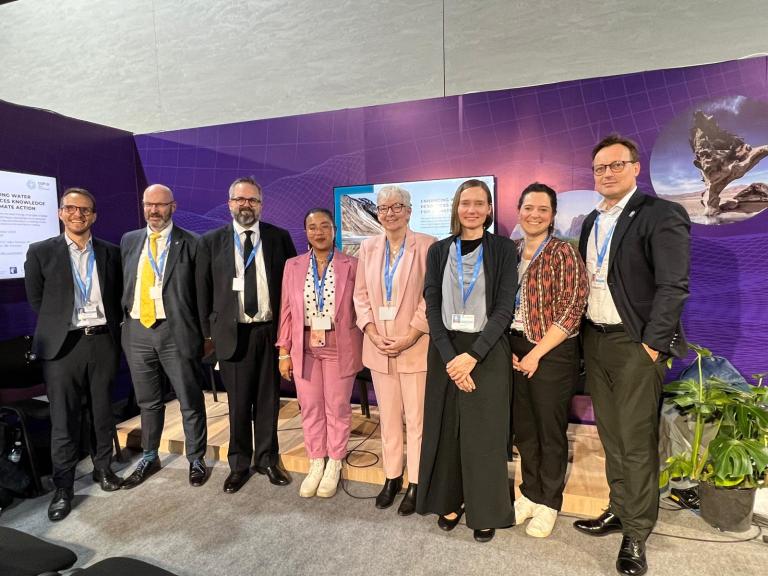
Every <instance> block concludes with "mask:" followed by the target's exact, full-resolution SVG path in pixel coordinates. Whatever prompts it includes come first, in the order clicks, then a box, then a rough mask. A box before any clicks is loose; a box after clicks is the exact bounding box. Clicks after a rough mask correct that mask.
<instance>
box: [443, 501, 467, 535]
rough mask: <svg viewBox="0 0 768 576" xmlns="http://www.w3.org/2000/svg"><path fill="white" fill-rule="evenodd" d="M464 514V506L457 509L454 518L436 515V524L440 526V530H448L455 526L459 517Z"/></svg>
mask: <svg viewBox="0 0 768 576" xmlns="http://www.w3.org/2000/svg"><path fill="white" fill-rule="evenodd" d="M463 515H464V506H462V507H461V508H459V511H458V512H457V513H456V518H453V519H448V518H446V517H445V516H438V517H437V525H438V527H439V528H440V530H445V531H446V532H450V531H451V530H453V529H454V528H456V526H457V525H458V524H459V520H461V517H462V516H463Z"/></svg>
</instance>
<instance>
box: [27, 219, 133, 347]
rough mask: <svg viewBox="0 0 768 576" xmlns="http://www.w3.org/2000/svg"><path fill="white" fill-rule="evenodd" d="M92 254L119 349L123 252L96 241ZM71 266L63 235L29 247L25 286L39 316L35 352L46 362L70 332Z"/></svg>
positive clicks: (105, 307)
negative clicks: (121, 260) (121, 256)
mask: <svg viewBox="0 0 768 576" xmlns="http://www.w3.org/2000/svg"><path fill="white" fill-rule="evenodd" d="M93 250H94V252H95V253H96V270H97V272H98V275H99V286H100V287H101V298H102V301H103V303H104V314H105V316H106V318H107V326H108V327H109V331H110V333H111V334H112V339H113V340H114V342H115V345H116V346H117V347H118V349H119V346H120V321H121V319H122V313H121V310H120V294H121V293H122V289H123V276H122V269H121V267H120V249H119V248H118V247H117V246H115V245H114V244H112V243H110V242H106V241H104V240H99V239H98V238H93ZM70 262H71V260H70V257H69V248H68V247H67V241H66V238H64V234H60V235H59V236H54V237H53V238H48V239H47V240H42V241H41V242H35V243H33V244H30V245H29V250H28V251H27V259H26V261H25V262H24V285H25V287H26V290H27V300H28V301H29V304H30V306H32V309H33V310H34V311H35V312H36V313H37V327H36V328H35V336H34V338H33V340H32V351H33V352H35V353H36V354H37V355H38V357H39V358H41V359H43V360H52V359H53V358H55V357H56V355H57V354H58V353H59V350H61V346H62V344H64V340H65V339H66V337H67V332H68V331H69V329H70V328H71V326H70V322H71V321H72V311H73V309H74V306H75V282H74V280H73V279H72V265H71V263H70Z"/></svg>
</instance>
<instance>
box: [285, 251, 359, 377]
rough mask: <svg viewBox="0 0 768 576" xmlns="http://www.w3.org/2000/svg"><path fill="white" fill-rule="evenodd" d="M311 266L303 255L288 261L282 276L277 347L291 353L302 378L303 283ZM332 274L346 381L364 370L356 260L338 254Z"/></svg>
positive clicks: (338, 341) (342, 372)
mask: <svg viewBox="0 0 768 576" xmlns="http://www.w3.org/2000/svg"><path fill="white" fill-rule="evenodd" d="M309 262H310V260H309V252H307V253H305V254H301V255H299V256H296V257H294V258H291V259H289V260H287V261H286V263H285V271H284V272H283V294H282V299H281V305H280V328H279V331H278V336H277V343H276V344H275V345H276V346H277V347H278V348H279V347H281V346H282V347H283V348H286V349H288V350H290V352H291V361H292V363H293V371H294V373H295V374H303V368H304V334H305V330H304V282H305V280H306V278H307V269H308V267H309ZM333 272H334V274H335V275H336V294H335V296H336V302H335V306H336V312H335V315H334V317H333V325H334V328H335V330H336V347H337V351H338V353H339V357H338V361H339V376H341V377H342V378H346V377H348V376H353V375H355V374H357V373H358V372H359V371H360V370H362V368H363V363H362V361H361V359H360V357H361V350H362V346H363V334H362V332H360V330H359V329H358V328H357V326H356V325H355V308H354V305H353V303H352V296H353V292H354V288H355V274H356V272H357V258H355V257H354V256H347V255H346V254H344V253H343V252H341V251H340V250H337V251H336V253H335V254H334V256H333Z"/></svg>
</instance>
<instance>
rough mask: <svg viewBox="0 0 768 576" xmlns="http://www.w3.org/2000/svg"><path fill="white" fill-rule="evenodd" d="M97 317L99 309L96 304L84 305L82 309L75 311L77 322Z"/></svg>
mask: <svg viewBox="0 0 768 576" xmlns="http://www.w3.org/2000/svg"><path fill="white" fill-rule="evenodd" d="M98 317H99V309H98V308H97V307H96V304H86V305H85V306H83V307H82V308H78V309H77V319H78V320H95V319H96V318H98Z"/></svg>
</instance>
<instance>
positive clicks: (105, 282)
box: [91, 236, 110, 301]
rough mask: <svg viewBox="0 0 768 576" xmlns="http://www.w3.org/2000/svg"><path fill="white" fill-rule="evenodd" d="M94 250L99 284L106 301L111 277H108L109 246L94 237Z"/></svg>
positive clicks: (102, 296)
mask: <svg viewBox="0 0 768 576" xmlns="http://www.w3.org/2000/svg"><path fill="white" fill-rule="evenodd" d="M91 238H92V239H93V251H94V252H95V254H96V271H97V272H98V273H99V286H100V287H101V299H102V301H104V298H105V294H108V293H109V290H108V286H109V281H110V279H109V278H107V248H106V246H104V245H102V244H101V242H99V241H98V240H96V238H93V236H91Z"/></svg>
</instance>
